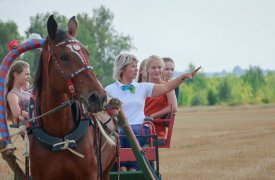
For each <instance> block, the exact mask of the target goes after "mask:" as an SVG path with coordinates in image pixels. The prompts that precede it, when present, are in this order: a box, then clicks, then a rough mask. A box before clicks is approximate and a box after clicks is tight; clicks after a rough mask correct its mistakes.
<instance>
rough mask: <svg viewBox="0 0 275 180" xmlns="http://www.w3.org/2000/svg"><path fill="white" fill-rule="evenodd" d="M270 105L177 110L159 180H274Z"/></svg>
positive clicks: (274, 120)
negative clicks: (169, 145) (169, 146)
mask: <svg viewBox="0 0 275 180" xmlns="http://www.w3.org/2000/svg"><path fill="white" fill-rule="evenodd" d="M274 140H275V105H268V106H242V107H233V108H232V107H227V108H224V107H208V108H189V109H180V110H179V111H178V113H177V115H176V121H175V126H174V131H173V138H172V147H171V148H170V149H163V150H161V151H160V161H161V165H160V168H161V173H162V177H163V179H203V180H205V179H211V180H212V179H238V180H239V179H243V180H254V179H255V180H256V179H257V180H258V179H261V180H262V179H275V143H274Z"/></svg>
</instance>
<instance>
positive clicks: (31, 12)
mask: <svg viewBox="0 0 275 180" xmlns="http://www.w3.org/2000/svg"><path fill="white" fill-rule="evenodd" d="M101 5H103V6H105V7H106V8H108V9H110V11H111V12H112V13H113V14H114V21H113V25H114V28H115V29H116V30H117V31H118V32H120V33H122V34H123V35H130V36H131V37H132V42H133V44H134V46H135V49H133V50H131V51H130V52H129V53H131V54H134V55H136V56H137V57H138V59H140V60H143V59H145V58H147V57H149V56H150V55H159V56H161V57H171V58H172V59H173V60H174V61H175V64H176V68H175V69H176V71H184V70H187V69H188V65H189V64H190V63H192V64H194V65H195V66H202V71H203V72H219V71H223V70H225V71H227V72H230V71H232V70H233V68H234V67H235V66H240V67H241V68H243V69H248V68H249V67H250V66H259V67H260V68H262V69H270V70H275V61H274V59H275V11H274V9H275V1H274V0H138V1H129V0H115V1H114V0H45V1H39V0H0V20H1V21H2V22H7V21H8V20H12V21H14V22H15V23H17V25H18V28H19V32H20V34H21V35H25V34H24V31H25V30H26V29H27V27H29V25H30V17H31V16H35V15H36V14H37V13H46V12H54V11H57V12H58V13H59V14H62V15H65V16H67V17H68V18H70V17H72V16H74V15H77V14H78V13H88V14H89V15H90V16H92V12H93V9H94V8H98V7H100V6H101ZM45 28H46V27H45Z"/></svg>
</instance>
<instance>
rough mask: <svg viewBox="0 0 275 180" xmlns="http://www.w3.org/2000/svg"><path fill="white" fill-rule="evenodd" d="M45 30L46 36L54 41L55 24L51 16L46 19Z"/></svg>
mask: <svg viewBox="0 0 275 180" xmlns="http://www.w3.org/2000/svg"><path fill="white" fill-rule="evenodd" d="M47 29H48V35H49V36H50V38H51V39H54V38H55V35H56V32H57V23H56V21H55V19H54V17H53V15H51V16H50V17H49V19H48V22H47Z"/></svg>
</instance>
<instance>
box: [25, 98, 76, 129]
mask: <svg viewBox="0 0 275 180" xmlns="http://www.w3.org/2000/svg"><path fill="white" fill-rule="evenodd" d="M74 102H75V99H73V98H72V99H70V100H69V101H66V102H63V103H61V104H60V105H59V106H57V107H55V108H53V109H51V110H49V111H48V112H46V113H44V114H41V115H39V116H37V117H34V118H31V119H28V120H23V121H22V122H23V124H27V123H29V122H34V121H35V120H37V119H39V118H42V117H44V116H47V115H49V114H51V113H54V112H59V111H62V110H63V109H66V108H68V107H70V106H71V105H72V104H73V103H74Z"/></svg>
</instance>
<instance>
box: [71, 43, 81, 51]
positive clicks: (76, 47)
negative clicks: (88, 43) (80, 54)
mask: <svg viewBox="0 0 275 180" xmlns="http://www.w3.org/2000/svg"><path fill="white" fill-rule="evenodd" d="M72 47H73V49H74V50H76V51H79V50H80V48H81V47H80V45H79V44H77V43H75V44H74V45H73V46H72Z"/></svg>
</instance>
